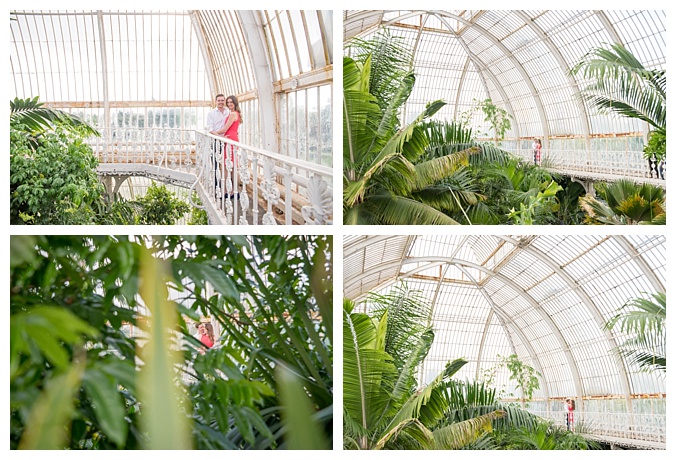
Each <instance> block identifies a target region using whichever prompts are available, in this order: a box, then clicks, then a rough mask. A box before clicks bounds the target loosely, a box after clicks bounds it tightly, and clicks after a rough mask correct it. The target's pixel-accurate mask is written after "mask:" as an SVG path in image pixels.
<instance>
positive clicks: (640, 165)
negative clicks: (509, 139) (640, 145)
mask: <svg viewBox="0 0 676 460" xmlns="http://www.w3.org/2000/svg"><path fill="white" fill-rule="evenodd" d="M514 154H515V155H516V156H517V157H519V158H522V159H523V160H524V161H526V162H529V163H533V154H532V152H531V151H530V150H521V151H519V152H517V153H514ZM540 166H542V167H543V168H545V169H547V170H548V171H550V172H552V173H555V174H559V175H562V176H567V177H571V178H573V179H574V180H577V181H578V182H581V183H583V184H585V188H587V187H590V188H591V186H590V184H591V183H593V182H599V181H603V182H614V181H617V180H619V179H630V180H632V181H634V182H636V183H642V184H651V185H654V186H656V187H660V188H663V189H666V187H667V183H666V173H667V165H666V162H662V163H657V162H655V161H648V160H646V159H645V158H644V157H643V152H641V151H631V150H623V151H587V150H549V151H548V150H545V151H543V152H542V157H541V160H540ZM588 191H589V190H588Z"/></svg>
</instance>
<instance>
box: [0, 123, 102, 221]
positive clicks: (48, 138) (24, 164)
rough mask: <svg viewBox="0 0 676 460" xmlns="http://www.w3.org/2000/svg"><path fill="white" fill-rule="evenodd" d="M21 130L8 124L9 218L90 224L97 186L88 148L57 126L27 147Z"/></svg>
mask: <svg viewBox="0 0 676 460" xmlns="http://www.w3.org/2000/svg"><path fill="white" fill-rule="evenodd" d="M24 132H25V127H24V125H20V124H12V125H10V223H11V224H91V223H95V221H96V208H97V207H98V205H99V202H100V201H101V200H102V194H103V186H102V185H101V184H100V182H99V180H98V176H97V174H96V166H97V161H96V158H95V157H94V155H93V154H92V151H91V148H90V147H89V146H88V145H87V144H85V143H84V142H83V140H82V138H81V137H79V136H77V135H73V134H71V133H69V132H67V131H65V130H63V129H61V128H59V127H57V128H55V130H54V131H53V132H44V133H43V134H42V135H41V137H40V141H39V143H37V144H36V145H37V147H36V148H35V149H33V148H32V147H31V144H30V142H29V140H28V139H27V138H26V136H25V135H24Z"/></svg>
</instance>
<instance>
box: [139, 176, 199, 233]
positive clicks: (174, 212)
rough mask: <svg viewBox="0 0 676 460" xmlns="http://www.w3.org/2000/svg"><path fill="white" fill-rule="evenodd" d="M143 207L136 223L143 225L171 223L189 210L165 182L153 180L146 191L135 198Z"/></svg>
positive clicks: (187, 205)
mask: <svg viewBox="0 0 676 460" xmlns="http://www.w3.org/2000/svg"><path fill="white" fill-rule="evenodd" d="M135 201H136V202H137V203H138V204H139V205H140V206H141V208H142V209H143V212H142V213H141V214H139V215H138V223H139V224H145V225H173V224H175V223H176V221H177V220H178V219H180V218H182V217H183V216H184V215H185V214H186V213H188V212H189V211H190V205H189V204H188V203H186V202H185V201H183V200H181V199H180V198H178V197H177V196H176V194H175V193H174V192H172V191H170V190H169V189H168V188H167V186H166V185H165V184H162V185H157V184H156V183H155V182H153V183H152V184H151V185H150V186H149V187H148V190H147V191H146V193H145V194H144V195H143V196H142V197H141V198H138V199H136V200H135Z"/></svg>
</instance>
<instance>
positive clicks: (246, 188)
mask: <svg viewBox="0 0 676 460" xmlns="http://www.w3.org/2000/svg"><path fill="white" fill-rule="evenodd" d="M101 134H102V135H101V137H100V138H91V139H90V140H89V143H90V145H91V146H92V149H93V151H94V154H95V155H96V156H97V158H98V160H99V162H100V164H99V174H100V175H101V176H103V177H104V178H105V177H108V178H109V179H110V178H113V177H114V178H117V183H116V184H112V183H107V186H108V187H109V192H114V191H115V190H116V189H118V188H119V186H120V184H121V182H123V181H124V180H125V179H126V178H127V177H129V176H145V177H149V178H152V179H155V180H159V181H162V182H165V183H172V184H176V185H181V186H183V187H188V188H190V189H194V190H195V191H196V192H197V194H198V196H199V198H200V201H201V203H195V202H193V205H194V206H197V207H200V208H203V209H206V210H207V213H208V214H209V222H211V223H217V224H227V225H233V224H236V225H246V224H266V225H274V224H277V223H281V224H285V225H292V224H310V225H321V224H331V223H332V220H333V186H332V177H333V170H332V169H331V168H328V167H326V166H320V165H316V164H313V163H309V162H306V161H303V160H298V159H295V158H290V157H286V156H283V155H279V154H277V153H274V152H270V151H266V150H263V149H259V148H255V147H251V146H247V145H244V144H241V143H238V142H234V141H231V140H229V139H223V138H220V137H217V136H213V135H210V134H205V133H201V132H197V131H189V130H178V129H168V128H165V129H162V128H146V129H132V128H116V129H107V130H103V132H102V133H101Z"/></svg>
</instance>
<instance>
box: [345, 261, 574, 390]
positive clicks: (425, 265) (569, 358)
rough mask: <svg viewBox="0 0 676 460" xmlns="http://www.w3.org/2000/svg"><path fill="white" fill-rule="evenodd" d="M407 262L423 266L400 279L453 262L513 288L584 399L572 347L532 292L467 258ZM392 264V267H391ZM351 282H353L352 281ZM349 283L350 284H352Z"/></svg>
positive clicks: (407, 262) (377, 267)
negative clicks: (549, 338)
mask: <svg viewBox="0 0 676 460" xmlns="http://www.w3.org/2000/svg"><path fill="white" fill-rule="evenodd" d="M398 263H399V261H396V262H388V263H385V264H381V265H377V266H374V267H372V268H371V269H370V270H367V271H365V272H363V273H362V275H361V276H359V277H358V278H361V277H366V276H370V275H371V274H373V273H375V272H377V271H380V270H386V269H388V268H394V267H396V266H397V264H398ZM405 263H406V264H421V265H422V267H419V268H417V269H415V270H412V271H410V272H407V273H405V274H400V275H399V279H403V278H407V277H409V276H411V275H413V274H415V273H417V272H420V271H423V270H427V269H429V268H430V267H431V266H434V265H441V264H452V265H460V266H466V267H471V268H473V269H475V270H478V271H481V272H484V273H485V274H487V275H488V276H489V277H494V278H496V279H498V280H500V281H501V282H502V283H503V284H505V285H506V286H508V287H509V288H510V289H512V290H513V291H514V292H516V293H518V294H519V295H520V296H521V297H523V299H524V300H525V301H526V302H527V303H528V304H529V305H530V306H531V308H532V309H533V310H534V311H536V312H537V313H538V314H539V315H540V317H541V318H542V320H543V321H544V323H545V324H547V326H548V327H549V329H550V332H551V333H552V335H553V336H554V338H555V339H556V340H557V342H558V344H559V349H560V350H561V353H562V354H563V356H564V357H565V359H566V362H567V365H568V368H569V369H570V372H571V374H570V375H571V380H572V382H573V386H574V387H575V393H576V395H577V398H578V399H579V400H580V401H582V397H583V396H584V391H583V389H582V379H581V376H580V371H579V368H578V366H577V363H576V362H575V359H574V358H573V355H572V353H571V351H570V347H569V346H568V344H567V342H566V340H565V338H564V337H563V335H562V334H561V331H560V330H559V328H558V326H557V325H556V324H555V323H554V321H553V320H552V319H551V318H550V317H549V315H548V314H547V313H546V312H545V311H543V310H542V308H540V306H539V304H538V302H537V301H536V300H535V299H533V298H532V297H531V295H530V294H528V293H527V292H526V291H525V290H524V289H523V288H522V287H521V286H519V285H517V284H516V283H514V281H512V280H510V279H509V278H508V277H506V276H505V275H502V274H500V273H496V272H494V271H492V270H490V269H488V268H486V267H484V266H482V265H479V264H475V263H473V262H470V261H466V260H460V259H453V258H449V257H442V256H426V257H413V258H407V259H406V260H405ZM390 266H392V267H390ZM350 284H351V283H350ZM350 284H348V286H349V285H350Z"/></svg>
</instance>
